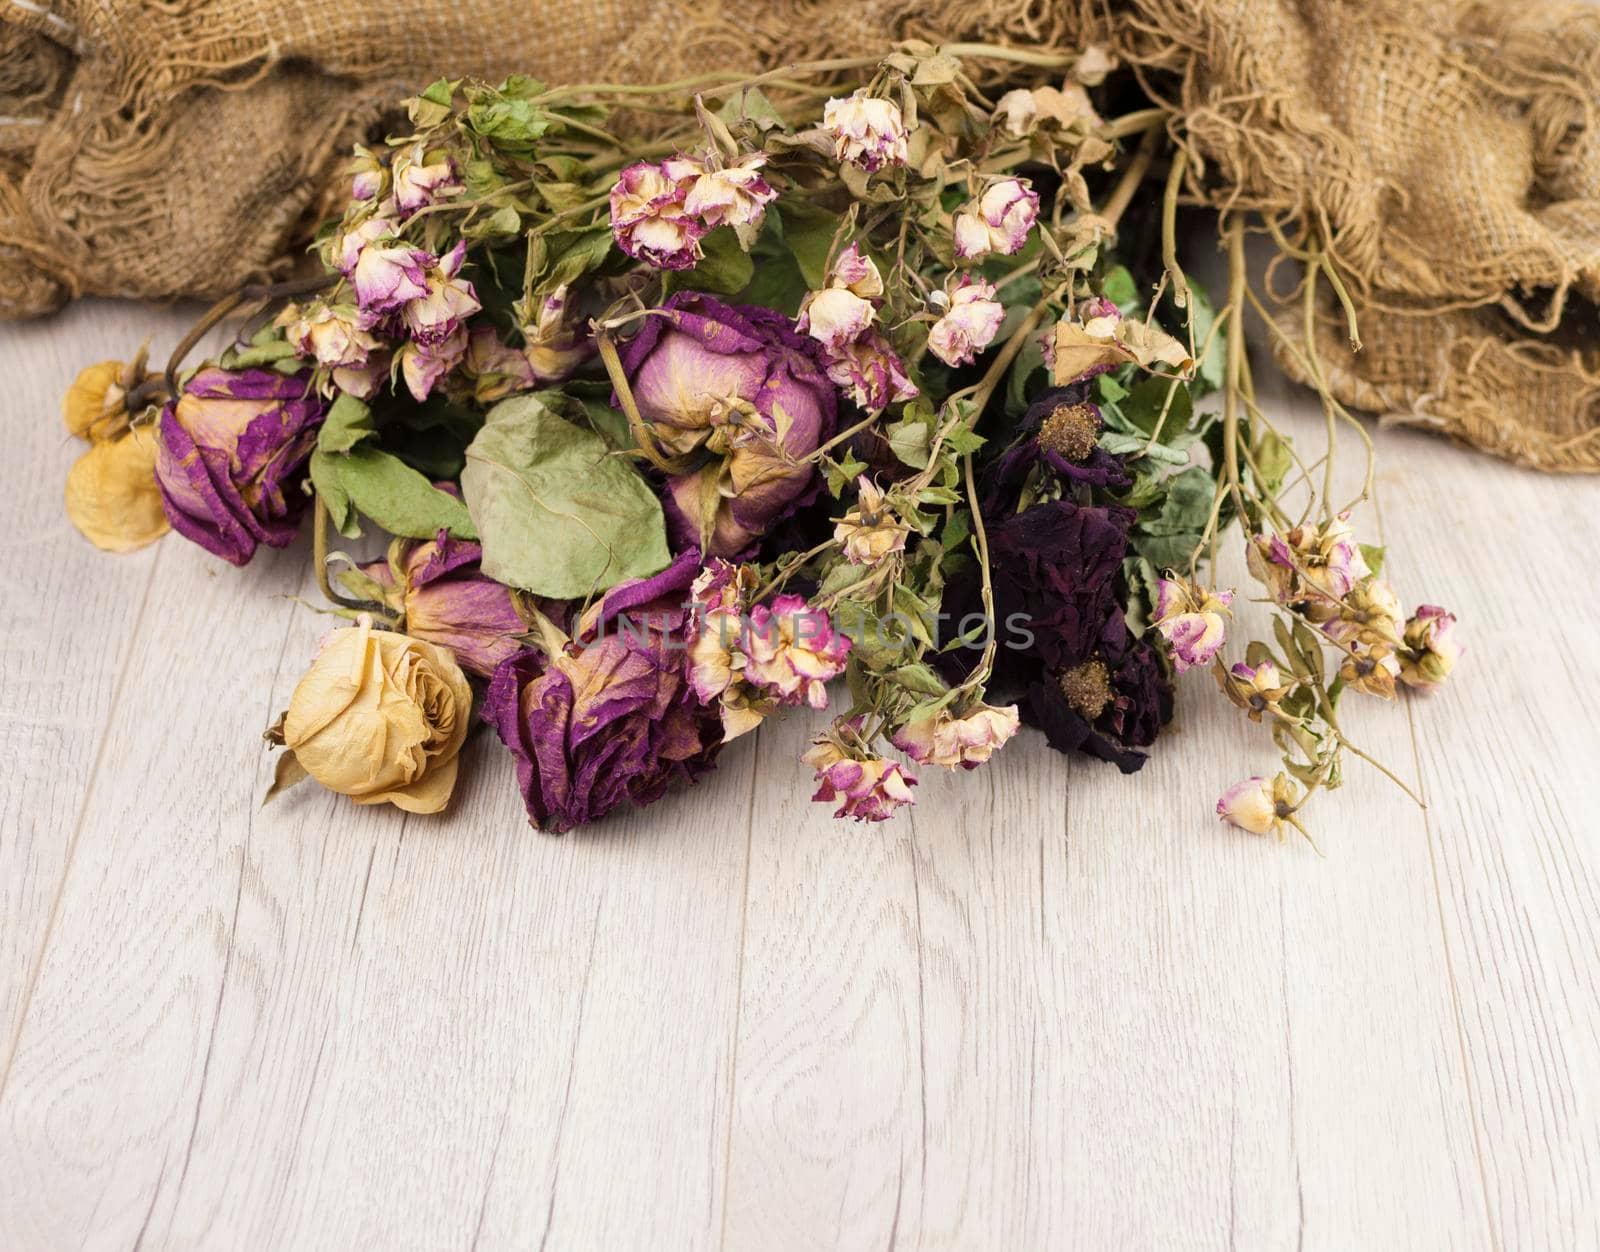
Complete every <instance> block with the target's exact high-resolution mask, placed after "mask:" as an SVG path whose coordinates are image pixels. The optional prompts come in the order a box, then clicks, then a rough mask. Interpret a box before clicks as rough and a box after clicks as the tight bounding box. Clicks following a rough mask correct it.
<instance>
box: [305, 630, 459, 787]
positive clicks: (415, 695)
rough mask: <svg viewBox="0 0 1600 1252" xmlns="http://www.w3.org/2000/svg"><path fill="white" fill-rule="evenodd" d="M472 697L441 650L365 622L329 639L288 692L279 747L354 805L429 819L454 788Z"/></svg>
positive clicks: (337, 632)
mask: <svg viewBox="0 0 1600 1252" xmlns="http://www.w3.org/2000/svg"><path fill="white" fill-rule="evenodd" d="M471 713H472V689H471V688H470V687H468V685H467V679H466V676H465V675H464V674H463V673H462V672H461V668H460V666H458V665H457V664H456V663H455V660H454V658H452V657H451V655H450V653H449V652H448V651H447V650H446V649H444V648H439V647H435V646H434V645H433V644H431V643H423V642H422V641H421V640H420V639H412V638H410V637H409V636H407V635H401V634H397V633H395V632H393V631H382V630H374V629H373V628H372V623H371V621H370V620H369V619H365V618H364V619H362V620H361V622H360V623H359V624H358V625H356V626H353V627H349V628H347V629H344V630H336V631H334V632H333V634H331V635H330V636H329V637H328V640H327V642H326V643H325V644H324V645H323V647H322V651H321V652H320V653H319V654H318V656H317V659H316V660H315V661H313V662H312V663H311V668H310V670H308V671H307V672H306V676H305V677H304V678H302V679H301V680H300V685H299V686H297V687H296V688H295V689H294V695H293V697H292V698H291V699H290V701H289V712H288V714H287V715H286V716H285V718H284V723H283V741H284V746H286V747H287V748H288V749H289V750H290V751H291V752H293V753H294V754H295V758H296V759H297V760H298V761H299V762H300V764H301V766H302V767H304V769H305V771H306V773H308V774H310V775H311V777H313V778H315V779H316V780H317V781H318V782H319V783H321V784H322V785H323V786H324V787H326V788H328V790H330V791H337V792H339V793H340V794H341V795H347V796H349V797H350V798H351V799H352V800H354V801H355V802H356V803H357V804H382V803H385V802H387V803H389V804H392V805H394V806H395V807H396V808H400V809H404V810H406V811H407V812H408V813H437V812H438V811H439V810H440V809H442V808H444V806H445V804H446V803H447V802H448V801H449V799H450V793H451V791H453V790H454V789H455V785H456V765H457V755H458V754H459V753H460V751H461V745H462V743H463V742H464V741H465V740H466V737H467V729H468V723H469V719H470V717H471Z"/></svg>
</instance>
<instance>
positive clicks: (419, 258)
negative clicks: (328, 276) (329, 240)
mask: <svg viewBox="0 0 1600 1252" xmlns="http://www.w3.org/2000/svg"><path fill="white" fill-rule="evenodd" d="M399 234H400V228H399V226H397V225H396V224H395V223H394V222H393V221H392V220H391V219H389V218H387V217H383V216H377V217H369V218H368V219H367V220H366V221H364V222H362V223H360V224H359V225H358V226H355V227H354V228H352V229H350V230H347V231H345V232H344V233H343V234H342V235H340V236H339V237H338V239H337V240H336V241H335V250H334V266H335V268H336V269H337V270H338V271H339V272H340V273H341V274H343V275H344V276H345V277H346V278H348V279H349V280H350V283H351V286H353V287H354V288H355V292H356V303H357V304H358V305H360V306H361V308H362V309H364V310H366V311H367V312H369V313H390V312H393V311H394V310H395V309H398V308H399V307H400V306H401V305H402V304H404V303H405V302H406V301H407V300H417V299H420V298H422V297H424V296H426V295H427V294H428V270H429V269H430V268H431V267H432V266H433V265H434V264H435V261H434V258H433V257H432V255H431V254H429V253H427V252H425V251H423V250H422V249H421V248H418V247H414V246H413V245H411V244H409V243H406V242H405V241H404V240H402V239H401V238H400V237H399Z"/></svg>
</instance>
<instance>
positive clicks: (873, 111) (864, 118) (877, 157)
mask: <svg viewBox="0 0 1600 1252" xmlns="http://www.w3.org/2000/svg"><path fill="white" fill-rule="evenodd" d="M822 126H823V129H824V130H826V131H827V132H828V133H829V134H830V135H832V137H833V155H834V159H835V160H837V161H843V162H849V163H850V164H851V165H855V166H858V167H859V168H861V169H864V170H866V171H867V172H868V173H869V174H870V173H872V172H873V171H874V170H880V169H883V168H884V167H885V166H890V165H904V164H905V163H906V157H907V148H906V124H905V118H904V116H903V115H902V114H901V112H900V106H899V105H898V104H895V103H894V101H892V100H883V99H879V98H877V97H874V96H869V95H866V94H865V93H864V92H857V93H856V94H855V95H853V96H848V97H846V98H844V99H833V100H829V101H828V103H827V104H826V105H824V106H823V110H822Z"/></svg>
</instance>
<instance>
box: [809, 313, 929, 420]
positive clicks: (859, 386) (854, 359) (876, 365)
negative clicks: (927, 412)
mask: <svg viewBox="0 0 1600 1252" xmlns="http://www.w3.org/2000/svg"><path fill="white" fill-rule="evenodd" d="M827 371H828V377H829V378H830V379H831V380H832V381H833V384H834V385H835V386H836V387H838V388H839V390H840V391H842V392H844V394H845V395H847V396H848V397H849V398H850V399H851V400H852V401H854V402H855V404H856V405H858V406H859V407H860V408H862V409H865V410H866V411H867V412H869V413H876V412H879V411H880V410H882V409H886V408H888V407H889V406H890V405H891V404H895V403H897V402H898V401H901V400H910V399H913V398H915V397H916V396H917V395H918V394H919V393H918V391H917V386H916V384H915V383H913V382H912V381H911V376H910V375H909V374H908V373H906V367H905V362H904V361H902V360H901V359H900V358H899V357H898V356H896V355H895V351H894V349H893V348H891V347H890V346H889V341H888V340H887V339H885V338H884V337H883V336H882V335H881V334H879V333H878V332H877V331H876V330H868V331H867V332H866V333H865V334H863V335H862V336H861V337H860V338H859V339H857V340H856V341H855V342H854V343H851V344H847V345H846V346H845V347H844V348H843V349H842V350H841V351H839V352H830V353H828V354H827Z"/></svg>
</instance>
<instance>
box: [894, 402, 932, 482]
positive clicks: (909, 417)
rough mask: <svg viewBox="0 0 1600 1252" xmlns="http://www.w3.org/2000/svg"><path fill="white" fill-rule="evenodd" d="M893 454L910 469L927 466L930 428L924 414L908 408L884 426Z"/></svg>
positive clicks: (930, 438)
mask: <svg viewBox="0 0 1600 1252" xmlns="http://www.w3.org/2000/svg"><path fill="white" fill-rule="evenodd" d="M883 433H884V434H885V435H886V436H887V437H888V440H889V447H890V448H891V449H893V451H894V454H895V456H897V457H899V458H900V460H901V461H902V462H903V463H905V464H906V465H909V466H911V468H912V469H927V468H928V446H929V444H930V443H931V441H932V430H931V429H930V427H929V425H928V422H927V420H926V418H925V417H924V416H920V415H919V414H918V413H917V412H915V411H912V410H908V411H907V412H906V415H905V416H904V417H902V418H901V419H900V420H899V421H898V422H895V423H893V424H892V425H890V426H888V427H885V429H884V432H883Z"/></svg>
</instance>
